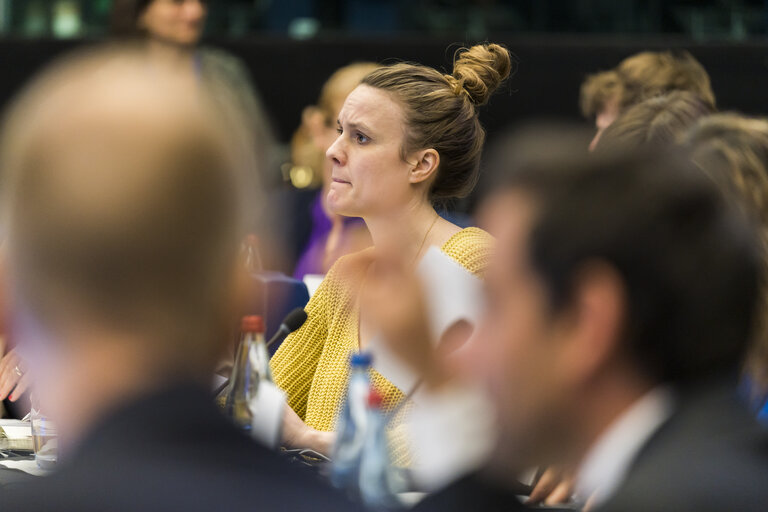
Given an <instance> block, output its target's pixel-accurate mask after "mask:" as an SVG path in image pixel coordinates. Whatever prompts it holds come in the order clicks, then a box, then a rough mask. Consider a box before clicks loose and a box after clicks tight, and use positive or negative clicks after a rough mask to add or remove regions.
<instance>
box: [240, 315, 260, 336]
mask: <svg viewBox="0 0 768 512" xmlns="http://www.w3.org/2000/svg"><path fill="white" fill-rule="evenodd" d="M240 330H241V331H242V332H260V333H263V332H264V320H262V318H261V317H260V316H257V315H249V316H244V317H243V321H242V323H241V324H240Z"/></svg>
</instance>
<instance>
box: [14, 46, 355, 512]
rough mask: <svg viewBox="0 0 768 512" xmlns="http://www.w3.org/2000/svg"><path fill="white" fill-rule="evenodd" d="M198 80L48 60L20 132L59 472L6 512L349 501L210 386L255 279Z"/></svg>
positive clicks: (224, 152)
mask: <svg viewBox="0 0 768 512" xmlns="http://www.w3.org/2000/svg"><path fill="white" fill-rule="evenodd" d="M204 94H205V93H204V91H203V89H201V88H199V87H197V86H196V82H195V80H194V76H192V74H191V73H190V74H186V73H182V72H179V70H174V69H169V68H164V67H162V66H160V65H159V64H158V63H157V62H154V63H151V62H149V61H147V60H146V59H145V58H144V55H143V54H142V53H141V51H139V50H132V49H100V50H94V51H92V52H90V53H86V54H83V55H80V56H78V57H74V58H70V59H68V60H66V61H64V62H63V63H59V64H58V65H56V66H54V67H53V68H52V69H50V70H48V71H47V72H46V73H45V74H44V75H43V76H42V77H41V78H39V79H38V80H37V81H36V82H35V83H34V84H33V85H32V86H31V87H30V88H29V89H28V90H27V91H26V92H25V93H24V94H23V96H22V97H21V98H20V100H19V101H18V102H17V103H16V105H15V106H14V107H13V109H12V111H11V113H10V115H9V118H8V121H7V123H6V126H5V132H4V136H3V140H2V162H1V164H2V172H3V194H4V196H3V203H2V204H3V206H4V207H5V211H4V214H5V216H4V218H3V220H4V222H5V226H4V228H5V232H6V233H7V235H8V240H7V251H8V258H7V260H8V261H7V264H8V272H7V275H8V276H9V296H10V303H11V318H12V324H13V326H14V334H15V335H17V336H18V338H19V340H20V350H22V351H23V352H24V354H25V360H26V361H28V363H29V367H30V369H31V371H32V372H33V375H34V382H35V385H36V393H38V394H39V399H40V403H41V406H42V409H43V410H44V411H45V412H46V413H47V414H48V415H50V416H52V417H53V418H54V419H55V420H56V422H57V427H58V432H59V448H60V460H59V463H58V464H59V468H58V471H57V472H56V473H55V474H53V475H52V476H49V477H46V478H45V479H41V480H40V481H39V482H34V483H32V484H30V485H29V486H28V487H26V488H25V487H17V488H14V489H5V490H2V491H0V507H2V508H3V510H15V511H22V510H40V511H42V510H45V511H57V510H61V511H70V510H71V511H74V510H77V511H96V510H99V511H104V510H111V511H153V510H157V511H160V510H164V511H165V510H186V511H196V510H200V511H203V510H205V511H210V510H227V509H231V510H234V509H238V510H240V509H244V508H246V507H248V508H250V509H253V510H346V508H347V505H345V503H344V502H342V501H340V500H339V499H338V498H337V497H336V495H335V494H333V493H331V492H330V491H327V490H326V489H325V487H323V486H322V485H321V484H320V483H319V482H317V481H315V479H314V478H313V477H310V476H309V475H306V474H303V473H300V472H297V470H296V468H292V467H289V466H288V465H287V463H286V462H284V461H283V460H281V459H280V458H279V457H278V456H277V455H275V454H273V453H271V452H269V451H268V450H267V449H265V448H262V447H260V446H259V445H257V444H255V443H254V442H253V441H252V440H251V439H249V438H248V437H247V436H246V435H245V434H244V433H242V432H241V431H239V430H238V429H237V428H235V427H234V426H233V425H232V424H231V423H230V422H229V421H228V420H227V419H226V418H224V417H223V416H222V415H221V414H220V412H219V410H218V409H217V408H216V407H215V406H214V404H213V401H212V398H211V396H210V393H209V389H208V388H209V381H210V378H211V375H212V374H213V373H212V372H213V367H214V365H215V363H216V361H217V357H218V356H219V354H220V352H221V350H222V349H223V347H224V345H225V343H226V342H227V338H228V335H229V326H230V325H231V323H232V320H233V318H232V316H233V314H236V312H237V311H238V310H239V301H240V300H241V297H242V295H243V293H242V288H243V285H242V283H244V281H243V279H242V277H241V270H240V269H242V268H243V265H242V262H241V261H239V243H240V240H241V239H242V235H243V224H244V219H243V209H244V208H243V207H244V199H245V198H243V197H241V196H240V192H241V191H242V190H243V187H242V186H241V184H242V178H243V173H245V172H247V170H246V169H242V168H241V167H242V165H241V164H242V163H243V162H246V161H249V159H247V158H244V156H245V155H242V154H237V153H236V149H235V147H234V146H232V145H231V143H230V140H231V137H229V133H228V130H227V125H226V124H224V118H223V117H222V116H220V115H218V114H217V111H216V110H215V108H214V107H212V104H211V102H210V101H209V98H207V97H205V96H204Z"/></svg>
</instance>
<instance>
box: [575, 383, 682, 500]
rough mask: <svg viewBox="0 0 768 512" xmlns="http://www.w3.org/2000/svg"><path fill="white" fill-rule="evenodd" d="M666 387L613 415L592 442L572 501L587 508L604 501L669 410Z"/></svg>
mask: <svg viewBox="0 0 768 512" xmlns="http://www.w3.org/2000/svg"><path fill="white" fill-rule="evenodd" d="M673 402H674V400H673V397H672V393H671V391H670V390H669V389H668V388H665V387H657V388H654V389H652V390H651V391H649V392H648V393H646V394H645V395H644V396H643V397H642V398H641V399H640V400H638V401H637V402H635V403H634V404H633V405H632V406H631V407H630V408H629V410H627V411H626V412H625V413H624V414H622V415H621V416H620V417H619V418H617V419H616V420H615V421H614V422H613V423H612V424H611V425H610V426H609V427H608V429H607V430H606V431H605V432H604V433H603V435H602V436H600V438H599V439H598V440H597V442H596V443H595V444H593V445H592V448H590V450H589V452H588V453H587V456H586V457H585V458H584V460H583V462H582V464H581V467H580V468H579V471H578V473H577V478H576V493H575V498H576V501H578V502H580V503H586V502H587V500H590V505H591V508H596V507H599V506H600V505H601V504H603V503H605V502H606V501H607V500H608V499H609V498H610V497H611V496H612V495H613V493H614V492H616V489H617V488H618V487H619V485H621V483H622V482H623V481H624V479H625V478H626V476H627V472H628V471H629V468H630V466H631V465H632V462H633V461H634V460H635V457H636V456H637V454H638V452H639V451H640V449H641V448H642V447H643V446H644V445H645V444H646V443H647V442H648V440H649V439H650V438H651V436H652V435H653V434H654V433H655V432H656V430H658V428H659V427H660V426H661V425H662V424H663V423H664V422H665V421H666V420H667V419H669V416H670V415H671V414H672V409H673Z"/></svg>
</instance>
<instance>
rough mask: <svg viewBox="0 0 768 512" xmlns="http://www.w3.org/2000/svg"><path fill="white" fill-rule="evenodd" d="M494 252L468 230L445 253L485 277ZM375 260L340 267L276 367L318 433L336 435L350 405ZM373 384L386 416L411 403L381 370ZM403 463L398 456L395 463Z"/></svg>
mask: <svg viewBox="0 0 768 512" xmlns="http://www.w3.org/2000/svg"><path fill="white" fill-rule="evenodd" d="M492 247H493V239H492V237H491V236H490V235H489V234H488V233H486V232H485V231H483V230H481V229H478V228H467V229H463V230H462V231H460V232H459V233H456V234H455V235H454V236H452V237H451V238H450V239H449V240H448V241H447V242H446V243H445V244H444V245H443V246H442V247H441V250H442V251H443V252H444V253H446V254H447V255H448V256H450V257H451V258H453V259H454V260H456V261H457V262H458V263H460V264H461V265H462V266H464V267H465V268H466V269H467V270H469V271H470V272H472V273H474V274H476V275H482V273H483V272H484V271H485V267H486V265H487V263H488V258H489V256H490V253H491V250H492ZM372 255H373V252H372V250H371V249H367V250H365V251H362V252H360V253H356V254H352V255H349V256H345V257H343V258H341V259H339V261H338V262H336V264H335V265H334V266H333V267H332V268H331V270H330V271H329V272H328V275H327V276H326V278H325V279H324V280H323V282H322V283H321V284H320V286H319V287H318V289H317V291H316V292H315V295H314V296H313V297H312V299H311V300H310V301H309V304H307V307H306V308H305V309H306V312H307V315H308V317H307V321H306V322H305V323H304V325H303V326H302V327H301V328H300V329H299V330H298V331H296V332H294V333H293V334H291V335H290V336H288V338H286V340H285V341H284V342H283V344H282V345H281V346H280V348H279V349H278V350H277V352H276V353H275V355H274V357H273V358H272V361H271V365H272V373H273V377H274V379H275V383H276V384H277V385H278V386H279V387H280V388H282V389H283V390H284V391H285V392H286V394H287V395H288V404H289V405H290V406H291V407H292V408H293V410H294V411H296V413H297V414H298V415H299V417H300V418H301V419H302V420H304V422H305V423H306V424H307V425H309V426H310V427H312V428H314V429H316V430H321V431H326V432H328V431H332V430H333V429H334V427H335V422H336V416H337V413H338V411H339V409H340V405H341V403H343V401H344V399H345V395H346V387H347V379H348V376H349V357H350V355H352V354H353V353H355V352H357V351H358V349H359V332H358V328H359V325H358V324H359V322H358V320H359V311H358V308H357V301H356V297H357V291H358V289H359V286H360V283H361V282H362V280H363V277H364V276H365V273H366V272H367V269H368V265H369V264H370V263H371V262H372ZM371 383H372V385H373V386H374V387H375V388H376V389H377V390H378V391H379V392H380V393H381V394H382V396H383V398H384V401H383V406H384V410H385V411H389V410H391V409H392V408H394V407H396V406H397V405H398V404H399V403H400V402H401V401H402V400H403V399H404V397H405V395H404V394H403V392H402V391H401V390H399V389H398V388H397V387H395V386H394V385H393V384H392V383H391V382H389V381H388V380H387V379H385V378H384V377H382V376H381V374H379V373H378V372H376V371H375V370H371ZM399 416H402V414H398V417H399ZM398 419H399V418H395V420H394V421H393V422H392V424H393V425H396V424H397V423H398ZM398 444H399V443H398ZM396 451H400V450H396ZM402 458H403V456H402V455H400V454H395V456H394V459H395V460H402Z"/></svg>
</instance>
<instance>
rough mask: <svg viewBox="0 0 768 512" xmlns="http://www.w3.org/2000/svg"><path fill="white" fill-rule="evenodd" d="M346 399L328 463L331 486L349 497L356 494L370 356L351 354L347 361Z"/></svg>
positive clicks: (364, 426)
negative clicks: (348, 362) (344, 491)
mask: <svg viewBox="0 0 768 512" xmlns="http://www.w3.org/2000/svg"><path fill="white" fill-rule="evenodd" d="M350 363H351V368H350V371H349V383H348V384H347V399H346V401H345V402H344V405H343V407H342V409H341V414H340V415H339V419H338V422H337V426H336V445H335V446H334V449H333V457H332V463H331V483H332V484H333V485H334V486H335V487H337V488H339V489H345V490H347V491H348V492H349V493H350V494H351V495H352V496H356V495H357V493H358V479H359V471H360V455H361V453H362V451H363V441H364V439H365V432H366V420H367V402H368V394H369V393H370V390H371V381H370V377H369V376H368V371H369V369H370V367H371V356H370V354H366V353H359V354H354V355H353V356H352V358H351V359H350Z"/></svg>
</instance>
